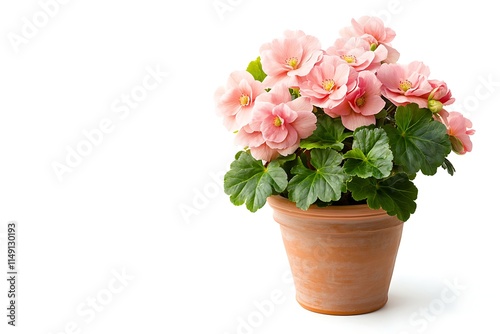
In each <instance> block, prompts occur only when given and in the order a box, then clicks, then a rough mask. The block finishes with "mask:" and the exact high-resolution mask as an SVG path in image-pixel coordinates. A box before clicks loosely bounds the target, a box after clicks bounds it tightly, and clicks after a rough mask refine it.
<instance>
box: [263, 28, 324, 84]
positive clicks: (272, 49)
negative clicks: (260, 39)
mask: <svg viewBox="0 0 500 334" xmlns="http://www.w3.org/2000/svg"><path fill="white" fill-rule="evenodd" d="M322 55H323V50H321V43H320V42H319V40H318V39H317V38H316V37H314V36H310V35H306V34H305V33H304V32H303V31H300V30H299V31H285V37H284V38H282V39H274V40H273V41H272V42H270V43H266V44H264V45H262V46H261V48H260V57H261V63H262V69H263V70H264V72H265V73H266V74H267V77H266V78H265V79H264V82H263V83H264V85H265V86H266V88H270V87H272V86H274V85H276V84H277V83H283V84H284V85H286V86H287V87H297V86H298V77H303V76H305V75H307V74H308V73H309V72H310V71H311V69H312V68H313V66H314V64H316V63H317V62H318V61H319V60H320V59H321V56H322Z"/></svg>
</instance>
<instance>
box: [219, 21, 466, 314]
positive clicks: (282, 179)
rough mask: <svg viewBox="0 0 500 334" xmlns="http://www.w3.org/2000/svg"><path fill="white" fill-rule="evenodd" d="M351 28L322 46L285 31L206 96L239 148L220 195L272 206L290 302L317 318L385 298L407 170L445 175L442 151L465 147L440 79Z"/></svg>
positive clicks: (379, 33) (411, 175)
mask: <svg viewBox="0 0 500 334" xmlns="http://www.w3.org/2000/svg"><path fill="white" fill-rule="evenodd" d="M351 24H352V25H351V26H349V27H346V28H344V29H341V31H340V37H339V38H338V39H337V40H335V42H334V43H333V45H331V46H329V47H328V48H322V47H321V45H320V42H319V40H318V39H317V38H316V37H314V36H311V35H307V34H305V33H304V32H302V31H286V32H285V34H284V36H283V37H281V38H277V39H274V40H272V41H270V42H269V43H265V44H263V45H262V47H261V48H260V54H259V56H258V58H257V59H256V60H254V61H251V62H250V64H249V65H248V67H247V69H246V71H235V72H233V73H231V74H230V77H229V80H228V82H227V84H226V86H224V87H220V88H219V89H217V91H216V93H215V96H216V105H217V111H218V113H219V115H220V116H221V117H222V119H223V124H224V126H225V127H226V128H227V129H228V130H229V131H232V132H234V133H235V142H236V144H238V145H240V146H242V147H243V149H242V150H241V151H239V152H238V153H237V154H236V156H235V160H234V161H233V162H232V163H231V166H230V169H229V171H227V173H226V174H225V178H224V188H225V192H226V193H227V194H228V195H229V196H230V200H231V202H232V203H233V204H235V205H243V204H245V205H246V207H247V208H248V210H250V211H252V212H255V211H256V210H258V209H259V208H262V207H263V206H264V205H265V204H266V203H268V204H269V205H270V206H271V207H272V209H273V212H274V219H275V220H276V221H277V222H278V223H280V225H281V231H282V236H283V241H284V243H285V248H286V251H287V255H288V258H289V262H290V266H291V269H292V274H293V276H294V281H295V286H296V291H297V300H298V302H299V303H300V304H301V305H302V306H303V307H305V308H306V309H309V310H312V311H316V312H320V313H326V314H361V313H367V312H371V311H374V310H377V309H379V308H381V307H382V306H383V305H385V303H386V301H387V293H388V289H389V284H390V280H391V277H392V272H393V268H394V263H395V260H396V255H397V250H398V247H399V242H400V238H401V232H402V227H403V222H405V221H407V220H408V219H409V218H410V216H411V214H413V213H414V212H415V210H416V202H415V201H416V199H417V187H416V186H415V184H414V182H413V181H414V179H415V177H416V175H417V173H422V174H424V175H435V174H436V173H437V172H438V170H439V169H444V170H445V171H447V172H448V173H449V174H450V175H453V173H454V172H455V169H454V167H453V165H452V163H451V162H450V161H449V160H448V155H449V154H450V153H451V152H454V153H457V154H461V155H462V154H465V153H467V152H469V151H471V149H472V143H471V140H470V136H471V135H472V134H473V133H474V130H473V129H472V124H471V121H470V120H468V119H467V118H465V117H464V116H463V115H462V114H461V113H459V112H457V111H452V110H451V109H450V106H451V105H452V103H453V102H454V98H453V97H452V94H451V91H450V90H449V88H448V86H447V84H446V83H445V82H444V81H441V80H436V79H431V78H430V70H429V68H428V67H427V66H426V65H425V64H424V63H422V62H420V61H413V62H411V63H408V64H400V63H398V59H399V52H398V51H397V50H396V49H395V48H393V47H392V45H391V42H392V40H393V39H394V37H395V32H394V31H393V30H392V29H390V28H388V27H385V26H384V23H383V22H382V21H381V20H380V19H379V18H376V17H368V16H364V17H361V18H360V19H358V20H355V19H353V20H351Z"/></svg>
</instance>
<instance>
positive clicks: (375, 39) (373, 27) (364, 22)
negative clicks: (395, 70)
mask: <svg viewBox="0 0 500 334" xmlns="http://www.w3.org/2000/svg"><path fill="white" fill-rule="evenodd" d="M340 35H341V36H342V37H361V38H363V39H364V40H366V41H367V42H368V43H370V45H371V48H372V50H375V49H377V48H378V47H379V46H380V45H383V46H384V47H385V48H386V49H387V51H388V54H387V57H386V59H385V60H384V61H385V62H386V63H395V62H396V61H397V60H398V59H399V52H398V51H397V50H396V49H394V48H393V47H392V46H391V43H390V42H391V41H392V40H393V39H394V37H395V36H396V32H395V31H394V30H392V29H391V28H387V27H385V26H384V22H383V21H382V20H381V19H380V18H378V17H375V16H362V17H361V18H360V19H359V20H358V21H356V20H355V19H352V20H351V26H350V27H346V28H343V29H341V30H340Z"/></svg>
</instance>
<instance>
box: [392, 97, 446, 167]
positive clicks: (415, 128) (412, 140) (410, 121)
mask: <svg viewBox="0 0 500 334" xmlns="http://www.w3.org/2000/svg"><path fill="white" fill-rule="evenodd" d="M395 121H396V124H395V126H393V125H386V126H385V127H384V129H385V131H387V134H388V135H389V141H390V144H391V147H392V151H393V152H394V163H395V164H397V165H400V166H402V167H403V169H404V170H405V171H406V172H407V173H408V174H413V173H417V172H418V171H420V170H421V171H422V173H423V174H425V175H434V174H435V173H436V171H437V168H438V167H440V166H442V165H443V163H444V162H445V158H446V156H447V155H448V154H449V153H450V152H451V144H450V139H449V136H448V134H447V130H446V126H445V125H444V124H442V123H440V122H436V121H434V120H433V118H432V112H431V111H430V110H429V109H424V108H419V107H418V105H417V104H415V103H412V104H409V105H407V106H404V107H398V108H397V110H396V115H395Z"/></svg>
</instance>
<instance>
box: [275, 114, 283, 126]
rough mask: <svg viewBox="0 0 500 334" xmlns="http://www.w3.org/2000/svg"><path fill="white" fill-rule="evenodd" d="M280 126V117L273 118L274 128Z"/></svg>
mask: <svg viewBox="0 0 500 334" xmlns="http://www.w3.org/2000/svg"><path fill="white" fill-rule="evenodd" d="M281 124H283V120H282V119H281V117H279V116H276V117H275V118H274V126H276V127H278V126H281Z"/></svg>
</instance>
